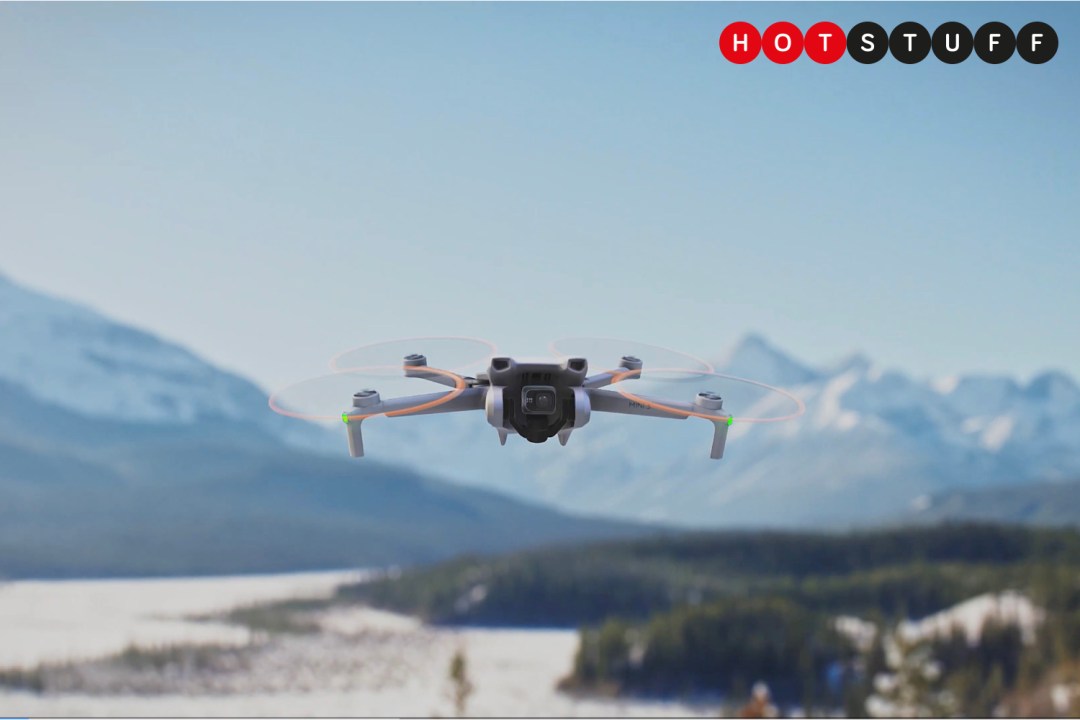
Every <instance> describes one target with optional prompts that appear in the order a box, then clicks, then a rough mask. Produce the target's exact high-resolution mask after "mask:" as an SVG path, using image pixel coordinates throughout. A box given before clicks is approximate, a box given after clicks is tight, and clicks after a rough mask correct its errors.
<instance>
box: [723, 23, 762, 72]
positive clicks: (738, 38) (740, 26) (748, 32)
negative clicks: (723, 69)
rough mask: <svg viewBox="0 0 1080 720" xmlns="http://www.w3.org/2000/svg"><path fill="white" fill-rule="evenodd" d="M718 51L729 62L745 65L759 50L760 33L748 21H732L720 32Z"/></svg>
mask: <svg viewBox="0 0 1080 720" xmlns="http://www.w3.org/2000/svg"><path fill="white" fill-rule="evenodd" d="M720 52H722V53H724V57H725V58H727V59H728V60H729V61H730V62H733V63H735V64H737V65H745V64H746V63H748V62H750V61H751V60H753V59H754V58H756V57H757V56H758V53H759V52H761V35H760V34H759V33H758V31H757V28H756V27H754V26H753V25H751V24H750V23H748V22H733V23H731V24H730V25H728V26H727V27H726V28H724V31H723V32H721V33H720Z"/></svg>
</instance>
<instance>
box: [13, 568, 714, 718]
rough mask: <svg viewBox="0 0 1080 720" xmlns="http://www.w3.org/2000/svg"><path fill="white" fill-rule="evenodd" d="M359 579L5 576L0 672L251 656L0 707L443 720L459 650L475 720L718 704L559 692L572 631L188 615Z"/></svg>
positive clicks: (17, 698)
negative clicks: (189, 656)
mask: <svg viewBox="0 0 1080 720" xmlns="http://www.w3.org/2000/svg"><path fill="white" fill-rule="evenodd" d="M362 577H363V574H362V573H359V572H354V571H350V572H327V573H303V574H290V575H273V576H249V577H225V578H191V579H167V580H158V579H154V580H108V581H98V580H95V581H55V582H54V581H34V582H15V583H8V584H5V585H2V586H0V638H2V640H3V641H2V642H0V668H11V667H24V668H25V667H33V666H35V665H37V664H38V663H41V662H57V661H81V660H93V659H94V658H101V657H103V656H107V655H112V654H115V653H117V652H119V651H120V650H122V649H124V648H125V647H128V646H130V645H136V646H141V647H147V648H153V647H161V646H169V645H218V646H230V647H235V648H237V650H238V652H244V653H246V654H245V655H243V658H244V660H243V662H241V663H239V664H238V666H237V668H236V669H230V670H229V672H226V673H221V672H216V671H215V672H206V673H202V674H199V673H193V674H191V675H190V676H188V675H184V676H183V677H171V678H169V679H167V681H165V680H163V681H162V682H163V685H162V686H161V687H162V689H161V691H157V690H155V691H153V692H148V691H147V690H146V689H145V686H139V685H138V684H132V685H131V687H133V688H138V689H137V690H133V691H130V692H118V691H115V690H109V691H107V692H102V691H101V690H100V687H105V688H115V687H125V682H126V680H125V678H124V677H122V676H121V677H118V676H117V675H118V673H120V671H117V670H115V669H111V670H109V671H108V672H107V673H105V674H104V675H103V674H102V672H101V671H100V670H95V671H94V672H95V673H96V674H94V673H90V674H89V676H90V677H93V678H94V681H95V682H97V683H99V684H98V685H96V686H95V687H97V688H99V689H97V690H92V691H75V692H59V693H54V692H47V693H45V694H35V693H29V692H23V691H19V692H16V691H2V690H0V709H2V711H3V713H4V714H5V715H9V716H10V715H28V716H35V715H37V716H40V715H74V716H80V715H81V716H86V715H90V716H94V715H141V716H155V715H217V716H223V715H290V716H303V715H337V716H343V715H410V716H433V715H440V716H444V717H445V716H450V715H453V714H454V706H453V703H452V700H451V685H450V682H449V680H448V669H449V665H450V659H451V658H452V657H453V655H454V653H455V652H457V651H461V652H462V653H463V654H464V655H465V657H466V660H467V663H468V668H469V675H470V679H471V681H472V683H473V685H474V686H475V692H474V693H473V694H472V696H471V697H470V699H469V703H468V712H469V714H473V715H532V716H537V715H579V716H580V715H602V716H612V715H654V716H655V715H687V714H695V713H697V712H704V713H706V714H715V712H716V709H715V708H711V709H710V708H691V707H686V706H683V705H679V704H676V703H653V702H641V701H620V700H609V699H578V698H573V697H571V696H568V695H565V694H563V693H559V692H558V691H557V690H556V684H557V683H558V681H559V679H560V678H562V677H564V676H565V675H566V674H567V673H568V672H569V671H570V668H571V666H572V663H573V658H574V653H575V651H576V649H577V637H576V633H574V632H573V631H570V630H518V629H471V628H470V629H448V628H433V627H429V626H425V625H423V624H422V623H420V622H418V621H417V620H415V619H413V618H410V617H406V616H402V615H396V614H392V613H386V612H382V611H378V610H373V609H369V608H363V607H344V608H335V609H331V610H326V611H321V612H320V613H318V614H317V615H316V616H315V618H314V619H315V620H316V621H317V624H318V626H319V628H320V629H321V630H320V632H316V633H308V634H303V635H296V636H280V637H278V636H275V637H272V638H269V639H268V638H267V637H261V636H259V634H258V633H256V634H253V633H252V632H251V631H250V630H248V629H247V628H244V627H240V626H235V625H230V624H226V623H224V622H207V621H202V620H195V619H192V618H193V617H194V616H202V615H207V614H211V613H219V612H223V611H227V610H229V609H231V608H235V607H239V606H245V605H251V604H253V603H262V602H268V601H273V600H284V599H290V598H317V597H325V596H328V595H329V594H331V593H332V592H333V590H334V588H336V587H337V586H338V585H339V584H340V583H342V582H347V581H355V580H357V579H360V578H362ZM109 673H111V675H110V674H109ZM103 677H104V680H102V678H103ZM102 682H104V685H101V684H100V683H102ZM155 687H156V686H155Z"/></svg>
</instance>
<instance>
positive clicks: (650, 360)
mask: <svg viewBox="0 0 1080 720" xmlns="http://www.w3.org/2000/svg"><path fill="white" fill-rule="evenodd" d="M548 349H549V350H550V351H551V353H552V355H554V356H555V357H557V358H560V359H562V358H566V357H584V358H588V359H589V362H590V364H592V365H593V369H594V370H605V369H606V370H614V371H616V372H617V371H620V370H622V369H626V367H627V365H625V364H622V363H620V361H619V359H620V358H623V359H625V360H626V361H628V362H629V363H630V366H633V365H635V364H636V366H637V367H641V365H642V363H644V365H645V367H664V368H678V369H682V370H686V371H690V372H713V370H714V368H713V366H712V364H711V363H710V362H709V361H708V360H704V359H702V358H699V357H697V356H696V355H691V354H689V353H684V352H679V351H678V350H671V349H670V348H666V347H661V346H659V345H650V344H648V343H642V342H636V341H633V340H619V339H617V338H605V337H568V338H562V339H560V340H555V341H554V342H552V343H551V344H550V345H548Z"/></svg>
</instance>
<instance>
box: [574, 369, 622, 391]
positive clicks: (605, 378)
mask: <svg viewBox="0 0 1080 720" xmlns="http://www.w3.org/2000/svg"><path fill="white" fill-rule="evenodd" d="M625 372H626V371H625V370H622V371H617V370H605V371H604V372H602V373H599V374H597V375H590V376H589V377H587V378H585V382H583V383H582V384H581V385H582V387H584V388H587V389H589V390H594V389H596V388H602V387H607V386H608V385H611V384H612V383H614V382H618V377H619V375H620V374H621V373H625Z"/></svg>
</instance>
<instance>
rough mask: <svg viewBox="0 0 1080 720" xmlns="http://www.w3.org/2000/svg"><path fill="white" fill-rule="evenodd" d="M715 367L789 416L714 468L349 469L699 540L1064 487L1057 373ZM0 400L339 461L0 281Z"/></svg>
mask: <svg viewBox="0 0 1080 720" xmlns="http://www.w3.org/2000/svg"><path fill="white" fill-rule="evenodd" d="M432 359H433V360H437V359H436V358H432ZM592 360H593V361H594V362H602V361H603V359H592ZM644 360H645V362H646V367H648V366H649V365H648V362H649V358H648V357H644ZM714 364H715V366H716V368H717V370H719V371H721V372H724V373H728V374H730V375H735V376H739V377H747V378H752V379H755V380H758V381H761V382H765V383H768V384H771V385H775V386H779V387H783V388H786V389H788V390H790V391H791V392H793V393H794V394H796V395H797V396H798V397H799V398H801V399H802V400H803V401H804V402H805V404H806V413H805V415H804V416H803V417H801V418H799V419H797V420H793V421H790V422H786V423H777V424H766V425H751V424H742V423H739V422H736V424H735V425H734V427H733V428H732V430H731V433H730V436H729V441H728V447H727V453H726V456H725V458H724V460H722V461H721V462H714V461H711V460H709V459H708V458H707V454H708V453H707V448H708V445H709V441H710V437H711V428H710V427H709V426H708V424H707V423H705V422H703V421H699V420H697V419H695V418H690V419H688V420H684V421H659V420H655V419H647V418H633V417H622V416H608V415H603V414H596V415H594V416H593V418H592V420H591V422H590V424H589V426H588V427H587V428H585V429H583V430H582V431H580V432H577V433H575V434H574V435H573V436H572V438H571V439H570V443H569V444H568V445H567V446H566V447H561V446H560V445H558V443H556V442H549V443H546V444H543V445H533V444H530V443H526V442H524V441H522V440H521V439H520V438H517V437H511V438H510V440H509V441H508V443H507V445H506V446H505V447H501V446H500V445H499V444H498V441H497V439H496V435H495V431H494V430H493V429H492V428H490V427H489V426H488V425H487V424H486V423H485V422H484V421H483V418H482V417H479V416H476V415H471V414H462V415H432V416H416V417H411V418H409V419H408V421H401V420H397V419H392V418H375V419H372V420H369V421H368V422H367V423H366V424H365V440H366V444H367V450H368V458H367V459H366V460H365V461H363V463H368V462H376V463H377V462H387V463H392V464H397V465H399V466H404V467H407V468H411V469H412V470H415V471H419V472H421V473H423V474H425V475H437V476H440V477H444V478H448V479H451V480H454V481H456V482H459V483H461V484H464V485H472V486H479V487H483V488H487V489H493V490H498V491H500V492H503V493H506V494H509V495H513V496H516V497H518V498H523V499H527V500H531V501H538V502H542V503H546V504H549V505H553V506H555V507H557V508H560V509H564V510H570V511H574V512H581V513H589V514H601V515H608V516H612V517H621V518H628V519H639V520H650V521H657V522H663V523H673V524H686V525H699V526H729V525H815V526H822V525H824V526H830V525H848V524H851V523H855V522H873V521H876V520H880V519H883V518H894V517H898V516H900V515H902V514H904V513H907V512H909V511H910V510H912V509H913V508H914V509H917V510H925V509H926V508H927V506H928V504H931V503H933V502H934V498H935V497H937V496H939V495H942V494H948V493H953V494H954V497H955V493H957V492H965V493H969V492H972V491H978V490H980V489H981V488H996V487H1004V486H1008V485H1016V484H1019V483H1029V482H1036V481H1041V482H1046V481H1054V480H1067V479H1071V478H1077V477H1080V388H1078V387H1077V385H1076V384H1075V383H1074V382H1073V380H1071V379H1070V378H1069V377H1068V376H1066V375H1064V374H1062V373H1057V372H1048V373H1044V374H1042V375H1039V376H1038V377H1036V378H1034V379H1033V380H1032V381H1030V382H1028V383H1026V384H1022V383H1019V382H1017V381H1016V380H1014V379H1012V378H1008V377H986V376H978V375H972V376H962V377H954V378H946V379H939V380H922V379H916V378H912V377H909V376H908V375H905V374H904V373H902V372H898V371H886V370H883V369H882V368H880V367H879V366H878V365H876V364H875V363H874V362H872V361H871V360H869V359H868V358H866V357H863V356H861V355H849V356H847V357H843V358H841V359H840V360H838V361H837V362H834V363H830V364H828V365H826V366H823V367H812V366H809V365H807V364H805V363H801V362H799V361H798V360H797V359H795V358H793V357H791V356H790V355H788V354H786V353H784V352H782V351H781V350H778V349H777V348H776V347H774V346H773V345H771V344H770V343H769V342H767V341H766V340H765V339H764V338H761V337H759V336H749V337H746V338H744V339H743V340H742V341H741V342H739V343H737V344H736V345H735V346H734V347H732V348H730V349H729V350H728V351H727V352H724V353H720V352H718V353H717V356H716V359H715V360H714ZM642 382H644V381H642ZM5 385H7V386H10V387H15V388H19V389H20V391H22V392H26V393H29V394H31V395H32V396H34V397H35V398H36V399H37V400H39V401H41V402H42V403H44V404H46V405H48V406H50V407H52V406H55V407H60V408H65V409H69V410H72V411H74V412H75V413H77V414H79V415H80V416H89V417H93V418H102V419H107V420H109V421H115V422H122V423H129V424H131V423H135V424H138V425H139V426H140V427H144V428H145V427H151V428H152V427H166V426H180V427H187V428H198V427H200V426H203V425H205V424H207V423H211V422H214V421H226V422H229V423H233V424H239V425H245V424H246V425H249V426H251V427H252V428H253V429H255V430H258V431H259V432H260V433H264V434H266V435H267V436H272V437H276V438H278V439H280V440H284V441H287V442H289V443H291V444H293V445H299V446H303V447H305V448H309V449H310V448H316V447H317V448H318V449H320V451H323V452H329V453H331V454H333V455H339V456H340V457H341V458H342V459H345V458H346V450H345V443H344V438H343V436H342V434H341V432H340V428H336V432H331V431H327V430H325V429H323V428H318V427H314V426H311V425H308V424H307V423H303V422H300V421H296V420H292V419H288V418H283V417H280V416H277V415H275V414H273V413H272V412H270V411H269V410H268V408H267V404H266V395H265V393H264V392H263V391H262V390H260V389H259V388H258V387H257V386H255V385H254V384H253V383H251V382H249V381H247V380H245V379H244V378H241V377H239V376H236V375H233V374H230V373H227V372H223V371H221V370H219V369H217V368H214V367H213V366H211V365H209V364H208V363H206V362H204V361H202V360H200V359H199V358H198V357H196V356H194V355H193V354H191V353H190V352H188V351H187V350H184V349H183V348H181V347H179V346H177V345H174V344H171V343H169V342H167V341H165V340H162V339H159V338H157V337H155V336H153V335H150V334H148V333H145V332H142V331H139V330H135V329H132V328H130V327H126V326H123V325H121V324H118V323H115V322H112V321H110V320H108V319H105V318H103V317H102V316H100V315H99V314H97V313H95V312H94V311H92V310H90V309H87V308H83V307H80V306H78V305H74V304H72V303H69V302H67V301H63V300H57V299H53V298H50V297H46V296H44V295H41V294H38V293H35V292H33V291H30V290H27V289H24V288H21V287H19V286H17V285H15V284H14V283H11V282H10V281H7V280H5V279H4V278H3V277H2V276H0V391H2V390H3V388H4V386H5ZM699 389H706V388H698V387H696V386H693V387H689V386H688V387H687V388H686V392H687V393H692V392H694V391H696V390H699ZM709 389H711V388H709ZM719 389H721V390H722V391H723V392H722V394H724V395H725V398H726V399H727V400H728V403H729V404H728V409H729V410H730V411H732V412H734V413H735V414H736V416H737V419H738V416H740V415H741V416H753V415H773V414H783V413H785V412H788V411H790V409H791V403H790V401H788V400H785V399H783V398H780V397H779V396H768V397H765V396H763V397H761V398H760V399H755V398H753V397H751V398H750V399H747V398H740V397H739V396H738V395H737V392H738V391H739V388H738V387H731V388H728V389H729V390H732V391H735V392H736V395H735V396H734V397H733V396H732V395H730V394H729V393H728V392H727V390H725V389H724V388H719ZM0 394H2V393H0ZM687 397H692V394H691V395H688V396H687ZM351 462H355V461H351Z"/></svg>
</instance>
